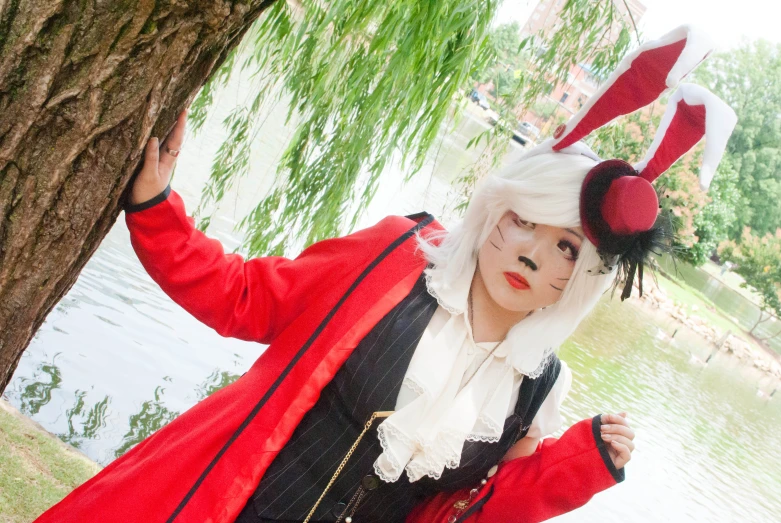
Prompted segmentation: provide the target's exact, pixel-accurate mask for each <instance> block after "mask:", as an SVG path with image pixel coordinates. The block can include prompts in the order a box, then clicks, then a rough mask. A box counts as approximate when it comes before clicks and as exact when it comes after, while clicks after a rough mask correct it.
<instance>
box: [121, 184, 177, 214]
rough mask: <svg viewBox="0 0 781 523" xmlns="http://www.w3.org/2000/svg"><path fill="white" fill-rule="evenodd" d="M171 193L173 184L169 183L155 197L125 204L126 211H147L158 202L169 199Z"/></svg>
mask: <svg viewBox="0 0 781 523" xmlns="http://www.w3.org/2000/svg"><path fill="white" fill-rule="evenodd" d="M169 194H171V184H170V183H169V184H168V185H167V186H166V187H165V189H163V192H161V193H160V194H158V195H157V196H155V197H154V198H150V199H149V200H147V201H145V202H141V203H136V204H132V205H130V204H129V205H125V209H124V210H125V212H126V213H131V212H139V211H145V210H147V209H149V208H151V207H154V206H155V205H157V204H158V203H162V202H164V201H166V200H167V199H168V195H169Z"/></svg>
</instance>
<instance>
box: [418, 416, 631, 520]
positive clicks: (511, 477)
mask: <svg viewBox="0 0 781 523" xmlns="http://www.w3.org/2000/svg"><path fill="white" fill-rule="evenodd" d="M623 479H624V470H623V469H620V470H618V469H616V468H615V466H614V465H613V461H612V460H611V459H610V456H609V454H608V452H607V447H606V446H605V443H604V442H603V441H602V438H601V436H600V416H596V417H594V418H593V419H588V420H583V421H581V422H579V423H576V424H575V425H573V426H572V427H570V428H569V429H568V430H567V431H566V432H565V433H564V434H563V435H562V437H561V439H558V440H557V439H555V438H546V439H545V440H543V441H542V442H541V443H540V445H539V447H538V448H537V451H536V452H535V453H534V454H532V455H531V456H526V457H523V458H517V459H514V460H511V461H507V462H505V463H502V464H501V465H500V466H499V470H498V471H497V473H496V474H495V475H494V476H493V477H492V478H490V479H489V480H488V483H487V484H486V485H484V486H482V487H480V489H479V490H480V492H479V494H478V495H477V496H476V497H475V498H474V499H473V500H472V502H471V503H470V505H469V507H468V508H467V509H466V510H465V511H463V512H462V513H461V514H460V515H459V517H458V519H457V520H456V521H458V523H496V522H498V521H501V522H502V523H538V522H540V521H545V520H547V519H550V518H553V517H555V516H559V515H561V514H564V513H565V512H569V511H571V510H574V509H576V508H578V507H580V506H583V505H585V504H586V502H587V501H588V500H589V499H591V498H592V496H594V494H596V493H598V492H601V491H603V490H605V489H607V488H609V487H611V486H613V485H615V484H616V483H617V482H620V481H623ZM467 498H469V490H468V489H466V490H461V491H458V492H454V493H441V494H438V495H436V496H434V497H432V498H430V499H428V500H426V501H424V502H423V503H422V504H421V505H419V506H417V507H416V508H415V510H414V511H413V512H412V514H410V516H409V517H408V518H407V523H424V522H425V523H446V522H448V518H450V517H451V516H453V515H454V514H455V513H456V512H455V510H454V509H453V504H454V503H455V502H456V501H459V500H461V499H467Z"/></svg>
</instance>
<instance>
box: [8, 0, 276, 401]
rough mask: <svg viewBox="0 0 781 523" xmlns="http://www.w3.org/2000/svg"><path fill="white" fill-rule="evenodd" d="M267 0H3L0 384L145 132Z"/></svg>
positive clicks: (135, 162) (78, 262)
mask: <svg viewBox="0 0 781 523" xmlns="http://www.w3.org/2000/svg"><path fill="white" fill-rule="evenodd" d="M273 1H274V0H157V1H155V0H113V1H111V0H109V1H100V0H92V1H87V0H0V391H2V390H4V389H5V387H6V386H7V385H8V382H9V381H10V379H11V376H12V375H13V372H14V370H15V369H16V366H17V364H18V362H19V358H20V357H21V355H22V352H23V351H24V349H25V348H26V347H27V345H28V344H29V342H30V340H31V339H32V336H33V335H34V334H35V332H36V331H37V330H38V328H39V327H40V326H41V324H42V323H43V321H44V319H45V318H46V316H47V314H48V313H49V312H50V311H51V310H52V308H53V307H54V306H55V305H56V304H57V302H58V301H59V300H60V299H61V298H62V297H63V296H64V295H65V293H66V292H67V291H68V290H69V289H70V288H71V286H72V285H73V283H74V282H75V281H76V278H77V277H78V275H79V273H80V272H81V269H82V268H83V267H84V265H85V264H86V262H87V260H88V259H89V258H90V256H92V254H93V253H94V252H95V249H96V248H97V247H98V245H99V244H100V242H101V240H102V239H103V237H104V236H105V235H106V234H107V233H108V231H109V229H110V228H111V226H112V225H113V224H114V222H115V221H116V219H117V216H118V215H119V213H120V210H121V204H122V203H124V201H125V198H126V197H127V188H128V186H129V183H130V180H131V178H132V176H133V174H134V173H135V172H136V171H137V169H138V168H139V166H140V160H141V159H142V152H143V147H144V145H145V143H146V141H147V140H148V139H149V137H150V136H158V137H160V138H163V137H164V136H165V135H166V134H167V133H168V131H169V130H170V129H171V127H172V125H173V122H174V121H175V118H176V115H177V114H178V113H179V112H180V111H181V110H182V108H184V107H185V106H187V105H188V104H189V103H190V101H191V100H192V99H193V97H194V96H195V94H196V93H197V91H198V90H199V88H200V87H201V86H202V85H203V84H204V83H205V82H206V80H207V79H208V77H209V75H210V74H211V73H212V72H213V71H214V70H215V69H216V68H217V67H218V66H219V65H220V64H221V63H222V61H223V60H224V59H225V57H226V56H227V54H228V52H229V51H230V50H231V49H232V48H233V47H234V46H236V45H237V44H238V42H239V41H240V39H241V37H242V36H243V35H244V34H245V33H246V31H247V30H248V29H249V27H250V25H251V24H252V22H254V21H255V20H256V19H257V18H258V16H260V14H261V12H263V10H264V9H265V8H266V7H268V6H269V5H270V4H271V3H272V2H273Z"/></svg>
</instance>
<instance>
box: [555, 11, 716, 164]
mask: <svg viewBox="0 0 781 523" xmlns="http://www.w3.org/2000/svg"><path fill="white" fill-rule="evenodd" d="M713 47H714V46H713V44H712V41H711V40H710V39H709V38H707V37H706V36H705V35H703V34H702V33H700V32H699V31H697V30H695V29H694V28H692V27H691V26H688V25H684V26H681V27H678V28H677V29H674V30H673V31H670V32H669V33H667V34H666V35H664V36H663V37H661V38H659V39H658V40H654V41H652V42H647V43H645V44H643V45H642V46H640V47H639V48H638V49H637V50H635V51H634V52H632V53H630V54H628V55H627V56H626V57H625V58H624V59H623V60H622V61H621V64H620V65H619V66H618V68H617V69H616V70H615V71H614V72H613V74H612V75H611V76H610V78H609V79H608V81H607V82H606V83H605V84H603V85H602V86H601V87H600V89H599V90H598V91H597V93H596V94H595V95H594V96H592V97H591V98H590V99H589V100H588V102H586V104H585V105H584V106H583V107H582V108H581V109H580V111H578V113H577V114H576V115H575V116H573V117H572V119H570V121H569V122H567V123H566V125H562V126H560V127H559V128H558V129H556V132H555V134H554V140H553V144H552V148H553V150H554V151H560V150H561V149H564V148H565V147H568V146H570V145H572V144H574V143H576V142H577V141H578V140H581V139H582V138H584V137H585V136H587V135H588V134H589V133H591V132H592V131H594V130H595V129H598V128H600V127H602V126H603V125H605V124H607V123H608V122H610V121H612V120H613V119H615V118H617V117H619V116H622V115H625V114H629V113H633V112H635V111H636V110H638V109H640V108H642V107H645V106H646V105H649V104H651V103H652V102H654V101H655V100H656V99H657V98H659V96H660V95H661V94H662V93H663V92H664V91H665V90H666V89H668V88H674V87H675V86H676V85H678V82H680V81H681V79H682V78H683V77H685V76H686V75H687V74H689V73H690V72H691V71H692V70H693V69H694V68H695V67H697V65H698V64H699V63H700V62H702V61H703V60H704V59H705V58H706V57H707V56H708V54H710V52H711V51H712V50H713Z"/></svg>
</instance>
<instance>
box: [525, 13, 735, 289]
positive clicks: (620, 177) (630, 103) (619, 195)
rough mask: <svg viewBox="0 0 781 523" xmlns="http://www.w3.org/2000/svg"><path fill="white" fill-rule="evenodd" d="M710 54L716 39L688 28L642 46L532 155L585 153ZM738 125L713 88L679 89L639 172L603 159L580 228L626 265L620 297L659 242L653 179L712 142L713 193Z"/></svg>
mask: <svg viewBox="0 0 781 523" xmlns="http://www.w3.org/2000/svg"><path fill="white" fill-rule="evenodd" d="M711 51H712V45H711V43H710V41H709V40H708V39H707V38H705V37H703V36H702V35H701V34H699V33H697V32H696V31H695V30H694V29H692V28H691V27H690V26H682V27H679V28H677V29H675V30H673V31H671V32H670V33H668V34H666V35H665V36H663V37H662V38H660V39H658V40H655V41H653V42H648V43H646V44H644V45H642V46H641V47H640V48H638V49H637V50H636V51H634V52H633V53H631V54H629V55H627V56H626V57H625V58H624V60H623V61H622V62H621V64H620V65H619V67H618V69H617V70H616V71H615V72H614V73H613V74H612V75H611V77H610V78H609V79H608V81H607V82H606V83H605V84H604V85H602V87H601V88H600V89H599V91H598V92H597V93H596V94H595V95H594V96H593V97H591V98H590V99H589V101H588V102H587V103H586V104H585V105H584V106H583V107H582V108H581V109H580V111H578V113H577V114H576V115H575V116H573V117H572V119H571V120H570V121H569V122H567V123H566V124H564V125H561V126H559V128H558V129H556V132H555V133H554V135H553V139H552V140H548V141H546V142H543V143H542V144H540V145H539V146H537V147H535V148H534V149H532V150H531V151H529V153H527V155H526V157H529V156H533V155H536V154H539V153H542V152H549V151H557V152H562V153H569V154H583V146H582V145H580V144H577V142H578V141H579V140H581V139H582V138H584V137H586V136H587V135H588V134H589V133H591V132H592V131H594V130H595V129H598V128H599V127H602V126H603V125H605V124H607V123H609V122H611V121H612V120H614V119H615V118H617V117H618V116H622V115H626V114H630V113H632V112H634V111H636V110H638V109H641V108H642V107H645V106H646V105H648V104H650V103H652V102H654V101H655V100H657V99H658V98H659V96H660V95H661V94H662V93H663V92H664V91H665V90H667V89H671V88H674V87H675V86H676V85H678V83H679V81H680V80H681V79H683V78H684V77H685V76H686V75H687V74H688V73H689V72H691V71H692V70H693V69H694V68H695V67H696V66H697V65H698V64H699V63H700V62H702V61H703V60H704V59H705V58H706V57H707V56H708V54H710V52H711ZM736 122H737V117H736V115H735V113H734V111H732V109H731V108H730V107H729V106H728V105H727V104H726V103H724V102H723V101H722V100H721V99H719V98H718V97H717V96H715V95H714V94H712V93H711V92H710V91H708V90H707V89H705V88H703V87H700V86H698V85H694V84H681V85H680V87H679V88H678V90H677V91H676V92H675V93H674V94H673V95H672V96H671V97H670V100H669V102H668V105H667V110H666V111H665V114H664V117H663V118H662V121H661V123H660V125H659V129H658V130H657V134H656V137H655V139H654V142H653V143H652V145H651V148H650V149H649V151H648V154H647V155H646V157H645V158H644V159H643V161H641V162H640V163H638V164H637V165H635V166H634V167H633V166H631V165H630V164H628V163H627V162H625V161H624V160H619V159H614V160H607V161H602V162H600V163H598V164H597V165H596V166H595V167H594V168H593V169H592V170H591V171H590V172H589V173H588V175H587V176H586V178H585V180H584V182H583V188H582V190H581V197H580V214H581V225H582V227H583V230H584V232H585V234H586V236H587V237H588V239H589V240H590V241H591V242H592V243H593V244H594V245H595V246H596V247H597V250H598V252H599V253H600V254H601V255H602V256H603V260H605V265H607V266H608V268H612V267H613V266H619V267H623V269H624V272H625V273H626V274H627V275H628V277H627V280H628V285H627V287H625V289H624V294H623V295H622V299H623V298H625V297H627V296H628V295H629V292H631V283H632V279H633V278H634V273H635V270H636V269H637V267H638V265H639V268H640V271H641V274H642V264H643V262H644V261H645V260H646V259H647V257H648V256H649V255H650V253H651V251H652V250H653V248H654V246H656V245H658V243H657V240H658V234H656V233H657V232H658V231H656V229H655V224H656V222H657V215H658V211H659V201H658V198H657V195H656V190H655V189H654V188H653V186H652V185H651V182H653V181H654V180H655V179H656V178H658V177H659V176H660V175H661V174H662V173H663V172H665V171H666V170H667V169H669V168H670V166H671V165H672V164H673V163H675V162H676V161H677V160H678V159H679V158H680V157H681V156H683V155H684V154H686V152H688V151H689V150H690V149H691V148H692V147H694V146H695V145H696V144H697V143H698V142H699V141H700V140H701V139H702V138H703V137H706V146H705V151H704V154H703V165H702V168H701V169H700V183H701V185H702V186H703V188H707V186H708V185H709V184H710V181H711V179H712V178H713V173H714V172H715V170H716V167H717V166H718V163H719V161H720V160H721V156H722V155H723V153H724V149H725V148H726V145H727V140H728V139H729V136H730V134H731V133H732V129H733V128H734V127H735V124H736ZM576 144H577V145H578V146H576ZM596 272H601V273H604V271H596ZM641 294H642V290H641Z"/></svg>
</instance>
